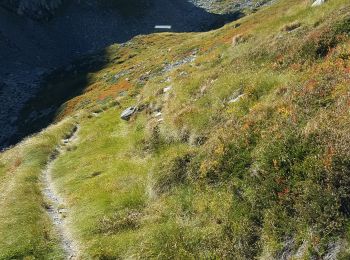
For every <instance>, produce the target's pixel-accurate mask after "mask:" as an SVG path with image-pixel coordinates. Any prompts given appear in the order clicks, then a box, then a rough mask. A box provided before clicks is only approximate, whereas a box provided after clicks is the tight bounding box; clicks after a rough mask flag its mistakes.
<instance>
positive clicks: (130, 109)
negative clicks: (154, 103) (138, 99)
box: [120, 107, 136, 121]
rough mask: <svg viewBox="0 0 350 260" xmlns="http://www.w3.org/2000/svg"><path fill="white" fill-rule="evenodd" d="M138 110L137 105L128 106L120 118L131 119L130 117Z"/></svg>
mask: <svg viewBox="0 0 350 260" xmlns="http://www.w3.org/2000/svg"><path fill="white" fill-rule="evenodd" d="M135 112H136V107H128V108H127V109H125V110H124V111H123V112H122V113H121V115H120V118H121V119H123V120H126V121H128V120H129V119H130V117H131V116H132V115H133V114H134V113H135Z"/></svg>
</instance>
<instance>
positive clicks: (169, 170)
mask: <svg viewBox="0 0 350 260" xmlns="http://www.w3.org/2000/svg"><path fill="white" fill-rule="evenodd" d="M348 10H349V4H348V3H347V2H346V1H344V0H334V1H329V2H327V4H324V5H323V6H321V7H318V8H311V7H310V4H309V3H308V2H305V1H303V0H300V1H299V0H298V1H294V2H293V3H291V2H290V1H285V0H280V1H278V2H277V3H275V4H274V5H271V6H269V7H266V8H264V9H263V10H261V11H258V12H256V13H254V14H251V15H249V16H246V17H244V18H242V19H241V20H239V21H237V22H234V23H232V24H229V25H226V26H224V27H223V28H221V29H219V30H216V31H211V32H207V33H190V34H169V33H165V34H155V35H150V36H142V37H137V38H135V39H133V40H132V41H131V42H130V43H129V44H128V45H127V46H124V47H121V46H118V45H114V46H111V47H109V48H108V49H107V50H106V51H105V55H106V56H105V57H104V58H105V59H106V65H105V66H104V67H103V68H101V70H98V71H91V72H90V73H88V80H87V82H86V84H87V85H86V88H85V89H84V90H83V92H82V93H81V95H79V96H77V97H75V98H74V99H72V100H69V101H68V102H67V103H66V104H65V105H64V106H62V108H61V113H60V115H59V118H62V117H65V116H67V115H69V114H75V113H77V112H78V111H84V113H85V114H84V115H83V116H80V117H79V118H78V121H79V125H80V131H79V134H78V135H79V139H78V141H77V142H76V143H75V144H74V146H73V147H71V148H70V150H69V151H68V152H67V153H65V154H63V155H61V156H60V157H59V158H58V159H57V161H56V162H55V164H54V169H53V173H54V176H53V177H54V182H55V184H56V185H57V187H58V189H59V193H60V194H61V195H62V196H63V197H64V198H65V199H66V201H67V206H68V208H69V210H70V213H69V214H68V220H69V222H70V224H71V228H72V230H73V231H74V235H75V237H76V238H77V239H78V242H79V244H80V245H81V250H82V257H83V258H87V259H89V258H97V259H115V258H158V259H201V258H219V259H221V258H225V259H226V258H229V259H254V258H259V257H260V258H262V259H273V258H279V257H281V255H282V254H283V253H287V252H290V257H294V258H298V257H299V258H300V257H301V258H305V259H308V258H310V257H316V258H317V257H324V256H325V255H326V254H327V253H329V252H331V251H332V250H333V248H334V247H333V246H332V245H334V243H339V244H341V251H342V252H341V254H342V255H344V258H345V259H346V256H347V255H346V254H347V252H346V247H345V246H344V245H345V242H344V241H348V234H349V228H348V223H349V216H350V206H349V205H350V201H349V199H348V198H349V195H350V194H349V187H350V181H349V178H348V175H349V169H350V162H349V159H348V158H349V157H350V151H349V148H348V147H349V146H350V145H349V144H350V139H349V135H348V129H349V127H350V125H349V122H350V121H349V115H348V105H349V102H350V101H349V95H348V91H349V88H348V86H349V83H350V82H349V78H348V73H349V71H350V59H349V57H350V51H349V50H350V41H349V35H350V30H349V27H348V21H349V20H348V19H349V11H348ZM296 22H297V23H298V25H300V26H298V27H295V26H290V25H291V24H294V23H296ZM237 24H240V25H239V26H237ZM286 26H290V28H292V29H290V30H286V29H285V28H286ZM237 35H242V36H241V39H242V40H240V41H239V42H238V43H237V42H236V43H235V44H234V45H233V44H232V38H233V37H235V36H237ZM193 51H196V56H197V57H196V60H195V61H194V62H193V63H187V64H184V65H182V66H179V67H177V68H175V69H174V70H172V71H169V72H163V67H164V66H165V64H166V63H174V62H176V61H179V60H182V59H184V58H186V57H187V56H188V55H190V54H191V53H193ZM154 57H157V59H155V58H154ZM93 59H96V57H93ZM120 71H128V74H127V75H124V76H122V77H121V78H120V79H118V80H110V78H111V77H113V76H114V75H115V74H117V73H119V72H120ZM65 78H66V79H67V81H68V83H69V82H70V79H69V77H65ZM145 78H146V79H145ZM127 79H128V80H127ZM72 80H74V79H72ZM55 84H57V85H55ZM60 84H62V82H61V83H53V85H52V86H51V87H55V86H59V85H60ZM70 84H73V85H74V81H73V82H70ZM169 85H171V86H172V89H171V90H170V91H169V92H168V93H167V94H164V93H162V90H163V88H164V87H167V86H169ZM121 90H126V91H127V92H126V94H125V93H124V95H120V91H121ZM46 94H48V93H46ZM238 96H241V97H240V99H238V100H236V102H233V103H228V101H229V100H231V99H234V98H236V97H238ZM135 103H138V104H139V105H140V106H141V107H143V110H142V111H140V112H138V113H137V115H136V116H135V117H133V118H132V119H131V120H130V121H129V122H124V121H122V120H121V119H119V115H120V113H121V111H122V110H123V109H124V108H126V107H128V106H130V105H133V104H135ZM158 109H161V110H162V117H163V119H164V121H163V122H162V123H159V122H157V118H155V117H154V114H155V113H156V112H157V111H158ZM92 112H100V113H99V114H98V116H97V117H96V116H94V115H93V114H92ZM52 129H53V130H52V131H58V133H63V132H64V131H63V130H55V129H60V127H58V126H53V127H52ZM61 131H62V132H61ZM58 133H55V134H54V138H52V139H50V140H51V141H50V142H49V141H48V140H47V139H46V138H44V137H43V134H41V135H38V136H37V137H34V140H37V142H39V141H41V142H44V144H46V142H49V144H47V145H45V146H44V147H41V146H38V147H39V148H38V149H36V150H35V151H36V152H35V153H34V152H33V151H32V150H28V151H27V152H20V153H19V152H18V151H22V150H23V151H24V149H22V148H21V147H22V146H19V147H14V148H12V149H11V150H9V151H7V152H5V153H4V154H2V155H1V158H2V159H1V160H0V179H1V180H4V182H2V183H4V184H0V185H1V186H0V190H1V191H3V190H4V189H5V188H6V187H7V186H8V185H7V184H6V183H9V182H10V181H11V180H15V181H14V183H15V184H16V185H17V183H18V185H19V184H20V183H23V185H24V186H23V187H22V188H20V189H15V191H16V193H18V194H17V195H16V196H15V197H14V198H17V200H21V199H20V198H22V199H23V201H24V202H23V203H25V205H22V204H18V206H16V205H17V204H11V203H10V199H6V200H4V201H5V202H6V203H7V201H9V203H10V204H9V205H8V206H7V207H8V208H9V209H8V210H7V211H6V212H8V213H5V214H4V213H0V216H1V214H4V215H3V216H4V219H5V220H6V221H14V227H15V228H17V229H18V230H20V228H21V227H23V228H24V227H25V226H30V225H31V224H29V223H28V224H26V225H23V226H19V227H18V226H17V225H18V223H19V222H18V221H19V219H20V217H19V216H18V217H16V218H14V220H11V218H10V217H9V216H10V214H11V210H10V209H11V208H15V209H16V210H24V211H22V212H24V213H25V214H23V217H24V218H26V219H32V215H33V214H34V213H35V214H34V215H35V217H36V218H38V219H44V220H45V219H46V220H45V221H46V222H44V223H45V225H38V223H42V222H38V221H37V222H36V224H35V225H34V226H35V227H36V228H38V227H39V226H40V227H41V226H45V228H46V229H47V230H50V225H49V223H48V222H47V218H45V217H44V216H45V215H44V214H43V212H42V208H40V204H41V203H42V201H41V200H42V198H41V196H40V193H39V192H38V190H37V188H38V186H37V180H36V179H35V178H34V177H33V176H38V175H37V174H38V172H40V169H41V168H42V167H43V165H44V164H45V160H46V158H47V155H48V154H49V153H50V151H51V150H52V147H54V145H55V144H57V142H58V140H59V136H62V135H60V134H58ZM44 136H46V135H44ZM57 138H58V139H57ZM29 140H32V139H29ZM34 143H36V142H34ZM33 147H37V146H33ZM37 153H39V155H38V154H37ZM4 158H6V159H4ZM18 158H19V159H18ZM38 158H39V159H40V160H39V159H38ZM22 160H24V161H26V160H29V161H34V162H35V168H34V170H33V172H32V174H33V175H28V176H31V177H30V178H29V177H26V176H27V175H26V174H23V175H20V174H16V175H14V176H18V177H16V178H15V177H12V175H10V174H9V173H11V172H17V171H19V170H17V169H15V170H12V168H13V166H11V165H16V164H19V165H22ZM29 166H30V165H28V164H23V166H19V168H18V169H22V168H23V171H24V170H25V171H27V169H28V170H29V169H31V168H30V167H29ZM19 176H23V179H20V178H19ZM13 178H15V179H13ZM17 178H18V179H17ZM33 183H34V184H35V185H34V186H33ZM27 186H28V187H30V188H31V189H32V190H35V191H36V193H35V196H34V195H33V196H28V197H26V196H25V194H24V192H25V191H26V188H25V187H27ZM33 187H34V188H33ZM28 200H30V202H29V201H28ZM29 204H30V205H31V206H33V207H34V206H35V207H36V208H35V212H34V213H31V211H30V210H29V209H28V208H27V207H28V205H29ZM39 209H40V210H39ZM16 216H17V215H16ZM21 216H22V215H21ZM9 219H10V220H9ZM25 223H27V222H25ZM2 230H7V229H6V227H5V226H2V224H0V231H1V232H2ZM37 230H39V231H38V232H39V233H40V232H41V230H42V229H37ZM4 232H7V231H4ZM18 232H19V231H16V232H15V233H14V237H17V235H16V234H17V233H18ZM27 234H28V235H30V234H33V235H34V236H35V237H37V238H38V239H39V240H40V239H41V237H42V236H41V235H37V236H36V235H35V234H36V233H35V232H28V233H27ZM40 234H41V233H40ZM50 234H51V233H50ZM52 236H53V238H52V239H51V240H50V239H49V241H51V242H52V243H51V244H50V243H48V244H47V243H46V244H45V245H46V247H39V246H37V247H35V248H34V249H32V251H30V250H31V249H29V248H30V247H29V246H25V244H23V246H24V247H23V249H21V251H19V249H17V244H16V242H13V243H12V242H11V243H10V244H7V245H6V247H5V248H6V250H7V251H6V255H5V254H4V255H5V256H6V257H7V256H17V257H21V256H24V255H34V256H36V257H41V256H46V257H47V256H48V255H49V253H47V252H48V251H47V250H48V248H50V246H51V245H52V247H53V248H55V250H58V251H55V250H53V249H52V250H51V252H54V253H52V254H53V256H56V255H57V254H59V249H58V248H57V242H55V241H56V240H55V239H54V235H52ZM0 241H1V238H0ZM40 241H43V240H40ZM40 241H39V242H35V243H34V244H38V245H42V242H40ZM0 245H1V244H0ZM42 248H44V249H42ZM10 250H17V252H21V254H19V253H17V254H16V255H14V254H12V255H11V254H9V253H8V252H10ZM45 250H46V251H45ZM297 252H299V253H298V254H299V256H298V257H297V255H296V253H297ZM1 253H2V252H1ZM55 254H56V255H55ZM6 257H5V258H6Z"/></svg>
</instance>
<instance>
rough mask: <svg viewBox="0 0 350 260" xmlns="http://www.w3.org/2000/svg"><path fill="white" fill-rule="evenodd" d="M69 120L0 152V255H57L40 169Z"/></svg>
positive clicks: (0, 257)
mask: <svg viewBox="0 0 350 260" xmlns="http://www.w3.org/2000/svg"><path fill="white" fill-rule="evenodd" d="M71 121H72V120H64V121H63V122H61V123H59V124H58V125H53V126H52V127H50V128H48V129H47V130H45V131H44V132H42V133H41V134H39V135H38V136H35V137H32V138H29V139H27V140H25V141H23V142H22V143H21V144H19V145H18V146H16V147H15V148H12V149H11V150H8V151H6V152H4V153H2V154H1V156H0V165H1V171H0V177H1V178H2V179H1V180H2V181H1V186H0V191H1V196H0V207H1V211H0V231H1V236H0V248H1V250H0V259H14V258H15V259H22V258H24V257H32V258H46V259H59V258H60V257H61V256H62V251H61V248H60V247H59V246H58V239H57V237H56V235H55V233H54V232H53V230H52V227H51V223H50V220H49V218H48V216H46V214H45V210H44V208H43V206H44V204H45V202H44V201H43V198H42V196H41V193H40V182H39V178H40V173H41V170H42V169H43V168H44V166H45V164H46V162H47V160H48V157H49V155H50V154H51V153H52V152H53V150H54V148H55V146H56V144H57V143H58V142H59V140H61V138H62V137H64V135H65V134H67V133H68V132H69V131H70V129H71V128H72V125H73V124H72V122H71Z"/></svg>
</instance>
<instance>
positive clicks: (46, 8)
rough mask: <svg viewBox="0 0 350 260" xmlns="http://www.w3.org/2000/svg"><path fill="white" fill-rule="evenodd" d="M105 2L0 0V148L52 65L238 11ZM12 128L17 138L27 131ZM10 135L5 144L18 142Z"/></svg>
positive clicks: (216, 22)
mask: <svg viewBox="0 0 350 260" xmlns="http://www.w3.org/2000/svg"><path fill="white" fill-rule="evenodd" d="M110 3H114V2H113V1H100V0H89V1H78V0H68V1H56V0H45V1H42V0H40V1H38V0H30V1H27V0H26V1H6V0H2V1H0V47H1V48H0V78H1V81H2V82H3V83H5V86H6V87H4V88H3V91H2V94H1V96H0V98H1V100H6V99H7V97H11V99H10V100H12V104H11V105H9V104H8V103H7V102H4V103H1V104H0V129H1V131H0V147H1V146H6V143H7V144H8V143H9V139H10V137H11V134H12V133H14V132H16V129H17V124H18V120H17V119H18V116H19V114H20V111H21V109H22V107H23V104H24V103H25V102H27V101H28V99H29V98H30V97H32V96H34V95H35V94H36V92H37V91H38V89H39V87H40V81H41V79H42V78H43V76H45V75H46V74H48V73H49V72H50V71H52V70H54V69H55V68H57V67H60V66H64V65H67V66H68V64H69V63H70V62H71V61H72V60H74V59H76V58H78V57H81V56H83V55H84V54H87V53H89V52H93V51H96V50H99V49H101V48H104V47H106V46H108V45H110V44H113V43H116V42H118V43H121V42H125V41H127V40H129V39H131V38H132V37H133V36H135V35H140V34H149V33H153V32H155V30H154V26H155V25H156V24H163V23H164V24H171V25H172V26H173V27H172V31H175V32H187V31H206V30H209V29H211V28H218V27H220V26H222V25H223V24H224V23H226V22H228V21H232V20H234V19H235V18H236V17H237V16H238V15H239V14H238V13H231V14H226V15H216V14H212V13H209V12H207V11H206V10H204V9H202V8H199V7H197V6H195V5H194V4H192V3H190V2H188V1H187V0H176V1H170V0H158V1H154V0H149V1H146V2H141V3H142V4H140V1H133V2H132V1H131V2H130V1H124V2H123V1H116V4H113V5H111V4H110ZM125 6H126V7H128V8H123V7H125ZM141 11H142V12H141ZM49 18H50V19H49ZM16 97H17V98H16ZM44 112H45V111H44ZM17 132H18V134H19V135H20V137H21V138H23V137H24V136H25V135H26V134H28V133H21V132H19V131H17ZM14 139H15V140H12V142H10V144H11V143H12V144H13V143H14V142H16V141H18V138H14Z"/></svg>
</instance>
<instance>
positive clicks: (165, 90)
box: [163, 86, 173, 93]
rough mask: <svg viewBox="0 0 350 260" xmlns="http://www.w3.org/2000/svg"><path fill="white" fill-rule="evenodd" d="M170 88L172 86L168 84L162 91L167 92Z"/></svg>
mask: <svg viewBox="0 0 350 260" xmlns="http://www.w3.org/2000/svg"><path fill="white" fill-rule="evenodd" d="M172 88H173V87H172V86H168V87H166V88H164V89H163V92H164V93H167V92H169V91H170V90H171V89H172Z"/></svg>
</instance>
